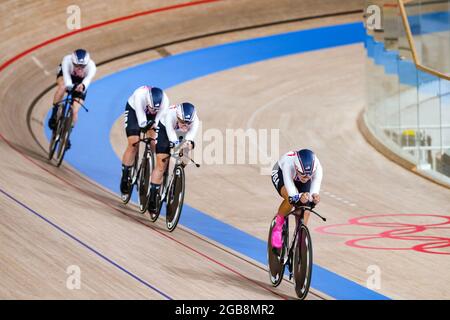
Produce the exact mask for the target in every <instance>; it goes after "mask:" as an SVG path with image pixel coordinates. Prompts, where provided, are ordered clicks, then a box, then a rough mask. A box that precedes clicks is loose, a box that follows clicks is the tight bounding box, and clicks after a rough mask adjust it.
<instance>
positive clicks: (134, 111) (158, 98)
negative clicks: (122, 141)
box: [120, 86, 169, 195]
mask: <svg viewBox="0 0 450 320" xmlns="http://www.w3.org/2000/svg"><path fill="white" fill-rule="evenodd" d="M168 108H169V98H168V97H167V95H166V94H165V92H164V91H163V90H161V89H160V88H157V87H150V86H142V87H139V88H138V89H136V90H135V91H134V93H133V94H132V95H131V96H130V97H129V99H128V102H127V105H126V107H125V113H124V118H125V131H126V134H127V139H128V146H127V149H126V150H125V152H124V154H123V157H122V178H121V180H120V191H121V192H122V195H127V194H128V193H129V192H130V188H131V184H130V181H129V172H130V170H131V168H132V166H133V165H134V159H135V156H136V152H137V150H138V146H137V144H136V143H137V142H138V141H139V134H140V132H141V130H144V131H146V132H147V136H149V137H150V138H153V139H156V131H157V128H158V123H159V121H160V119H161V117H162V116H163V114H164V113H165V112H166V111H167V110H168ZM154 147H155V144H154V142H152V148H154Z"/></svg>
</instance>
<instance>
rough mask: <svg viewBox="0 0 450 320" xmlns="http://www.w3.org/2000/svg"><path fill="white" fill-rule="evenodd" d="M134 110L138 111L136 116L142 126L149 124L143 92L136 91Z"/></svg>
mask: <svg viewBox="0 0 450 320" xmlns="http://www.w3.org/2000/svg"><path fill="white" fill-rule="evenodd" d="M133 103H134V110H135V111H136V118H137V121H138V125H139V127H140V128H144V127H145V126H146V125H147V115H146V114H145V107H146V102H145V95H144V94H143V92H140V90H139V91H138V92H135V93H134V101H133Z"/></svg>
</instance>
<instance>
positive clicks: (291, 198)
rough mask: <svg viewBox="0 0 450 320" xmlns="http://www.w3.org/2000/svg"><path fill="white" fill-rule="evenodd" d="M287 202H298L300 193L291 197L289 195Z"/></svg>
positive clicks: (293, 203)
mask: <svg viewBox="0 0 450 320" xmlns="http://www.w3.org/2000/svg"><path fill="white" fill-rule="evenodd" d="M289 203H290V204H292V205H297V204H300V195H299V194H296V195H295V196H293V197H289Z"/></svg>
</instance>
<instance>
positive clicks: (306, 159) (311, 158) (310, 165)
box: [295, 149, 317, 177]
mask: <svg viewBox="0 0 450 320" xmlns="http://www.w3.org/2000/svg"><path fill="white" fill-rule="evenodd" d="M316 169H317V161H316V155H315V154H314V152H312V151H311V150H308V149H302V150H300V151H297V152H296V157H295V170H296V171H297V172H298V173H299V174H300V175H302V176H310V177H311V176H312V175H313V174H314V173H315V172H316Z"/></svg>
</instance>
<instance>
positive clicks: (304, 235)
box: [294, 224, 313, 300]
mask: <svg viewBox="0 0 450 320" xmlns="http://www.w3.org/2000/svg"><path fill="white" fill-rule="evenodd" d="M312 268H313V249H312V242H311V235H310V234H309V230H308V228H307V227H306V226H305V225H304V224H302V225H301V226H300V230H299V234H298V240H297V241H296V244H295V250H294V280H295V292H296V294H297V297H298V298H299V299H301V300H303V299H305V298H306V296H307V295H308V291H309V286H310V284H311V276H312Z"/></svg>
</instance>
